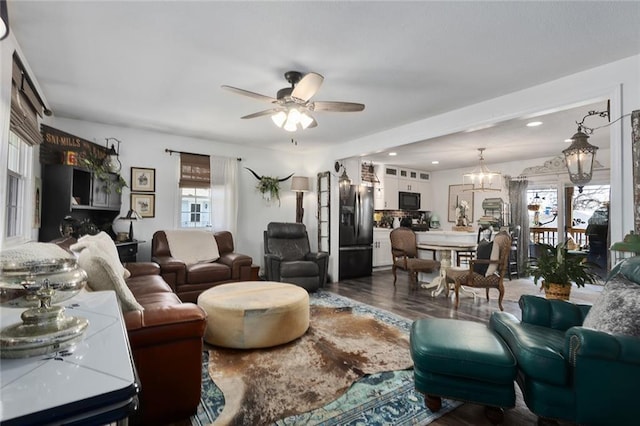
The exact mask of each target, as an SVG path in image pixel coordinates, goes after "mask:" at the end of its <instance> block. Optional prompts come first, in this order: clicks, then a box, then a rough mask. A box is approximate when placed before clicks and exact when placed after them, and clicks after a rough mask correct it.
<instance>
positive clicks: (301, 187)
mask: <svg viewBox="0 0 640 426" xmlns="http://www.w3.org/2000/svg"><path fill="white" fill-rule="evenodd" d="M291 190H292V191H295V192H307V191H308V190H309V178H308V177H306V176H294V177H293V178H292V179H291Z"/></svg>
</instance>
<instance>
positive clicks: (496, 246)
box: [446, 231, 511, 311]
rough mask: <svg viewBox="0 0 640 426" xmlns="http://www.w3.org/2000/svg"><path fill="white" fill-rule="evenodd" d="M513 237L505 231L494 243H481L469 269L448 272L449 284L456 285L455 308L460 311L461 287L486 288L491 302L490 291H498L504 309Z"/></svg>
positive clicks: (499, 233) (499, 234)
mask: <svg viewBox="0 0 640 426" xmlns="http://www.w3.org/2000/svg"><path fill="white" fill-rule="evenodd" d="M510 250H511V237H510V236H509V234H508V233H506V232H505V231H500V232H498V234H496V236H495V238H494V239H493V241H492V242H489V241H481V243H480V244H478V248H477V249H476V258H475V259H472V260H471V261H470V262H469V267H468V268H450V269H449V270H447V278H446V279H447V282H453V283H454V285H455V296H456V301H455V308H456V309H458V304H459V301H460V299H459V292H460V287H461V286H465V287H473V288H484V289H485V292H486V296H487V301H488V300H489V289H490V288H495V289H498V292H499V296H498V306H499V307H500V310H501V311H503V310H504V309H503V308H502V299H503V297H504V276H505V273H506V270H507V263H508V260H509V252H510Z"/></svg>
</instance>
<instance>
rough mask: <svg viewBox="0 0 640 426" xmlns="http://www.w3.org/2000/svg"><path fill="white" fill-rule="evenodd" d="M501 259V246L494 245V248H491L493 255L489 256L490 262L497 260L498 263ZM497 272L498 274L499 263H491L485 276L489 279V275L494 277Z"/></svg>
mask: <svg viewBox="0 0 640 426" xmlns="http://www.w3.org/2000/svg"><path fill="white" fill-rule="evenodd" d="M499 259H500V245H499V244H495V243H494V244H493V246H492V247H491V255H490V256H489V260H495V261H498V260H499ZM496 272H498V263H497V262H496V263H490V264H489V267H488V268H487V272H486V273H485V274H484V276H485V277H488V276H489V275H493V274H495V273H496Z"/></svg>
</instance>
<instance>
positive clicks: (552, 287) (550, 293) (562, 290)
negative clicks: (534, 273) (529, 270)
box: [544, 283, 571, 300]
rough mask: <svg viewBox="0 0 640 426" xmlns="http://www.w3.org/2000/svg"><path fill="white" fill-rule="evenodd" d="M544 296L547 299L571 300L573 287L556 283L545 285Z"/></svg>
mask: <svg viewBox="0 0 640 426" xmlns="http://www.w3.org/2000/svg"><path fill="white" fill-rule="evenodd" d="M544 294H545V297H546V298H547V299H559V300H569V296H570V295H571V286H570V285H562V284H556V283H548V284H544Z"/></svg>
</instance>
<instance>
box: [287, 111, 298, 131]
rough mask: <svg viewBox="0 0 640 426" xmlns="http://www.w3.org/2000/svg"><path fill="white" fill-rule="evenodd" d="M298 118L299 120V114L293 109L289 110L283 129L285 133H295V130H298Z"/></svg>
mask: <svg viewBox="0 0 640 426" xmlns="http://www.w3.org/2000/svg"><path fill="white" fill-rule="evenodd" d="M299 118H300V112H299V111H298V110H297V109H295V108H291V109H290V110H289V114H287V121H286V122H285V123H284V127H283V128H284V129H285V130H286V131H287V132H295V131H296V130H298V120H299Z"/></svg>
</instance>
